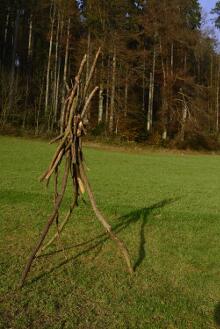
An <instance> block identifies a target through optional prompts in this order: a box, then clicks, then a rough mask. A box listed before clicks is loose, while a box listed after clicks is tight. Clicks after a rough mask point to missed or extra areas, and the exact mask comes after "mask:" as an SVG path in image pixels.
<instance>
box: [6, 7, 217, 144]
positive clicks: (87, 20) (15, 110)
mask: <svg viewBox="0 0 220 329" xmlns="http://www.w3.org/2000/svg"><path fill="white" fill-rule="evenodd" d="M203 2H204V1H203ZM203 5H204V4H203ZM212 14H213V19H214V20H215V26H216V28H218V27H219V26H220V18H219V17H220V2H219V1H217V2H216V3H214V6H213V10H212ZM209 22H210V18H209V16H206V15H204V12H203V10H202V7H201V4H200V3H199V1H198V0H163V1H158V0H148V1H146V0H139V1H133V0H109V1H105V0H87V1H83V0H82V1H75V0H69V1H65V0H41V1H38V2H36V1H24V0H17V1H16V0H11V1H6V0H2V1H1V8H0V129H1V132H6V133H9V132H16V133H22V132H24V131H25V132H30V133H31V134H35V135H37V136H39V135H40V136H42V135H45V134H49V135H53V134H55V133H57V132H58V131H59V127H60V120H62V113H63V109H64V102H65V98H66V94H67V93H68V89H69V87H70V86H71V84H72V83H73V79H74V76H75V73H76V71H77V69H78V66H79V63H80V61H81V59H82V56H83V55H84V54H85V53H87V54H88V61H87V72H89V69H90V65H91V61H92V57H93V55H94V53H95V52H96V51H97V49H98V47H101V49H102V54H101V56H100V59H99V62H98V66H97V68H96V72H95V78H94V81H93V85H92V86H91V88H93V87H94V86H95V85H97V86H99V92H98V93H97V95H96V97H95V98H94V100H93V103H92V105H91V108H90V111H89V115H88V116H89V117H88V119H89V123H90V124H89V133H90V135H92V136H100V137H102V138H103V137H104V138H110V139H115V138H117V139H118V140H120V141H136V142H143V143H146V144H153V145H167V146H175V147H181V148H187V147H191V148H206V149H219V147H220V138H219V128H220V123H219V118H220V113H219V105H220V104H219V102H220V100H219V97H220V55H219V51H218V49H219V46H218V38H217V37H218V33H217V34H215V33H213V31H212V29H211V28H210V23H209ZM216 35H217V37H216ZM85 78H86V77H85Z"/></svg>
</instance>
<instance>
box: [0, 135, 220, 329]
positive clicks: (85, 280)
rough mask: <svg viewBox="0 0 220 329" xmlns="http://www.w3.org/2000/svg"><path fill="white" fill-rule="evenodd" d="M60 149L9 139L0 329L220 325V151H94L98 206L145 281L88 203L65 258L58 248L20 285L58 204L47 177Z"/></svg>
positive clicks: (1, 165) (2, 161)
mask: <svg viewBox="0 0 220 329" xmlns="http://www.w3.org/2000/svg"><path fill="white" fill-rule="evenodd" d="M53 151H54V147H52V146H49V145H47V144H46V143H44V142H39V141H29V140H24V139H16V138H8V137H0V172H1V180H0V280H1V281H0V282H1V284H0V327H1V328H16V329H17V328H41V329H42V328H47V329H49V328H53V329H55V328H77V329H78V328H83V329H84V328H88V329H92V328H94V329H98V328H100V329H102V328H129V329H130V328H143V329H145V328H150V329H157V328H169V329H174V328H178V329H179V328H184V329H185V328H187V329H188V328H196V329H198V328H204V329H208V328H217V326H218V324H217V322H218V321H215V319H216V320H219V318H218V316H219V315H218V314H217V311H216V310H217V309H218V308H219V307H218V305H219V302H220V239H219V236H220V235H219V234H220V157H219V156H205V155H184V156H181V155H168V154H156V153H149V154H126V153H117V152H108V151H102V150H95V149H91V148H87V149H86V151H85V153H86V159H87V165H88V167H89V168H90V171H89V173H88V174H89V177H90V181H91V183H92V185H93V188H94V191H95V195H96V199H97V202H98V204H99V206H100V208H101V209H102V210H103V212H104V213H105V214H106V215H107V216H108V218H109V220H110V222H111V224H112V226H113V228H114V229H115V231H116V232H117V234H118V236H119V237H120V238H122V239H123V240H124V241H125V243H126V245H127V247H128V249H129V251H130V254H131V258H132V262H133V265H134V267H135V269H136V271H135V274H134V276H133V277H131V276H130V275H129V274H128V273H127V270H126V266H125V264H124V260H123V259H121V257H120V255H119V253H118V251H117V249H116V247H115V245H114V242H112V241H110V240H109V239H107V238H106V237H105V236H103V235H102V233H103V229H102V227H100V224H99V223H98V221H97V220H96V218H95V217H94V215H93V213H92V211H91V209H90V206H89V204H86V205H84V204H81V205H80V207H79V208H78V209H77V211H76V212H75V213H74V215H73V216H72V219H71V221H70V223H69V225H68V227H67V228H66V230H65V231H64V232H63V235H62V242H63V245H65V247H66V251H65V254H64V253H63V252H55V251H57V250H59V249H60V248H61V246H60V243H59V242H57V243H56V244H55V245H54V246H52V247H51V248H50V250H49V251H48V253H50V255H48V256H45V257H42V258H40V259H38V260H37V261H36V262H35V263H34V266H33V268H32V270H31V273H30V275H29V276H28V281H27V284H26V286H25V287H24V288H23V289H22V290H21V291H20V290H19V289H17V285H18V283H19V280H20V277H21V272H22V270H23V268H24V265H25V262H26V261H27V258H28V256H29V253H30V251H31V249H32V247H33V245H34V244H35V241H36V239H37V237H38V236H39V234H40V232H41V230H42V227H43V225H44V223H45V222H46V219H47V217H48V215H49V214H50V211H51V209H52V205H51V198H52V186H50V188H49V189H48V190H47V189H46V188H45V187H44V186H43V185H42V184H40V183H39V182H38V177H39V176H40V174H41V173H42V172H43V171H44V170H45V168H46V167H47V165H48V162H49V160H50V158H51V156H52V154H53ZM70 191H71V189H70V186H69V188H68V191H67V195H66V198H65V201H64V205H63V208H62V213H63V212H64V211H65V210H67V208H68V204H69V202H70V201H71V194H70V193H71V192H70ZM51 234H52V232H51ZM90 240H91V241H90ZM86 241H90V242H88V244H83V245H81V246H76V245H77V244H81V243H83V242H86ZM218 311H219V310H218Z"/></svg>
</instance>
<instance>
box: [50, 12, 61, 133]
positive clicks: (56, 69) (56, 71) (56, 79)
mask: <svg viewBox="0 0 220 329" xmlns="http://www.w3.org/2000/svg"><path fill="white" fill-rule="evenodd" d="M59 34H60V15H59V14H58V22H57V31H56V43H55V63H54V81H53V119H52V125H51V130H53V127H54V125H55V124H56V121H57V106H58V103H57V91H58V90H57V89H58V88H57V85H58V86H59V57H58V51H59Z"/></svg>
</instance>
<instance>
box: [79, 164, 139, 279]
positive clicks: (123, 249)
mask: <svg viewBox="0 0 220 329" xmlns="http://www.w3.org/2000/svg"><path fill="white" fill-rule="evenodd" d="M79 169H80V175H81V178H82V180H83V182H84V185H85V187H86V190H87V193H88V196H89V199H90V202H91V205H92V209H93V211H94V213H95V214H96V217H97V218H98V220H99V221H100V223H101V224H102V225H103V226H104V228H105V230H106V232H107V233H108V234H109V236H110V238H111V239H112V240H114V241H115V242H116V244H117V246H118V248H119V250H120V252H121V254H122V255H123V257H124V258H125V261H126V263H127V267H128V271H129V273H130V274H132V273H133V272H134V270H133V267H132V265H131V260H130V256H129V253H128V250H127V248H126V246H125V245H124V243H123V242H122V241H121V240H120V239H119V238H118V237H117V236H116V235H115V234H114V233H113V232H112V228H111V226H110V225H109V224H108V222H107V220H106V218H105V217H104V216H103V214H102V213H101V212H100V210H99V209H98V207H97V204H96V201H95V197H94V193H93V191H92V188H91V186H90V183H89V181H88V178H87V175H86V173H85V170H84V166H83V163H82V162H80V165H79Z"/></svg>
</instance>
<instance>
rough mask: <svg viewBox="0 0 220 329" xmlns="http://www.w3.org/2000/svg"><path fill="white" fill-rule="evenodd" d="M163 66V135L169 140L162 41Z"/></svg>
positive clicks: (164, 138) (162, 60)
mask: <svg viewBox="0 0 220 329" xmlns="http://www.w3.org/2000/svg"><path fill="white" fill-rule="evenodd" d="M160 53H161V66H162V71H163V89H162V117H163V133H162V139H163V140H166V139H167V124H168V117H167V116H168V101H167V74H166V68H165V63H164V59H163V49H162V42H161V40H160Z"/></svg>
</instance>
